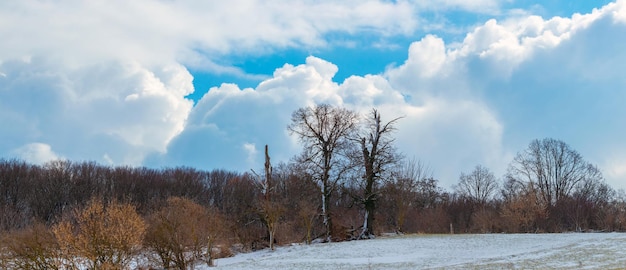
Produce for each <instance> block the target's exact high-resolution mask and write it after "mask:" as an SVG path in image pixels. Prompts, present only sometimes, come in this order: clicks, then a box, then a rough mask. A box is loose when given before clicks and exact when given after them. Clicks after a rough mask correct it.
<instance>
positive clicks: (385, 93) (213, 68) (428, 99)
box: [0, 0, 626, 187]
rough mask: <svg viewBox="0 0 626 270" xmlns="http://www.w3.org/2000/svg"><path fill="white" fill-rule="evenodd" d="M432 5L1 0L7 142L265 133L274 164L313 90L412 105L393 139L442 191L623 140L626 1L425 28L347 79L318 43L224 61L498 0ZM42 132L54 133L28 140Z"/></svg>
mask: <svg viewBox="0 0 626 270" xmlns="http://www.w3.org/2000/svg"><path fill="white" fill-rule="evenodd" d="M425 3H426V2H424V1H422V2H417V3H411V2H409V1H357V0H351V1H342V2H337V1H313V2H310V1H284V2H267V1H266V2H250V1H236V2H232V1H222V2H220V1H217V2H216V1H186V2H179V1H148V0H138V1H113V2H107V3H106V4H103V3H99V2H93V1H89V2H86V1H77V0H65V1H61V2H58V3H57V2H55V3H52V2H47V1H34V0H32V1H31V0H26V1H19V2H11V1H6V2H1V3H0V36H2V37H3V42H0V122H1V123H3V130H2V132H0V141H2V142H3V144H0V152H1V153H14V154H15V153H18V152H19V153H20V155H27V153H33V154H32V156H33V157H52V156H57V154H55V152H56V153H58V155H61V156H63V157H67V158H70V159H78V160H84V159H90V160H91V159H93V160H98V161H103V162H107V163H112V164H142V163H143V164H149V165H187V166H194V167H199V168H220V167H222V168H228V169H238V170H248V169H250V168H249V167H250V166H256V165H254V164H253V163H251V159H250V158H252V159H254V157H253V156H254V155H258V153H256V146H257V145H265V144H269V147H270V151H271V152H272V153H274V154H273V160H276V161H280V160H283V161H286V160H288V159H289V158H290V157H291V156H292V155H293V154H295V153H297V152H298V151H299V146H298V144H297V143H296V141H295V140H294V138H292V137H290V136H288V134H287V131H286V128H285V127H286V125H287V124H288V123H289V121H290V115H291V113H292V112H293V111H294V110H295V109H297V108H299V107H302V106H307V105H311V104H313V103H321V102H325V103H331V104H335V105H344V106H346V107H349V108H353V109H355V110H358V111H360V112H366V111H368V110H369V109H371V108H372V107H378V108H379V109H380V110H381V112H382V113H383V117H389V118H391V117H396V116H406V118H404V119H402V120H401V121H400V122H399V124H398V125H399V130H398V133H397V137H398V140H397V142H398V146H399V148H400V149H401V150H402V151H403V152H405V153H406V154H407V155H408V156H416V157H417V158H420V159H422V160H424V161H425V162H427V163H429V164H432V165H431V166H432V167H433V168H434V170H435V174H436V176H437V177H439V178H440V179H441V180H442V182H443V184H444V186H446V187H447V186H449V185H451V184H452V183H454V182H455V181H456V178H457V177H458V175H459V173H460V172H461V171H465V170H469V169H471V168H472V167H473V166H474V165H476V164H477V163H480V164H483V165H485V166H487V167H490V168H493V169H494V171H495V172H496V174H501V173H503V170H504V167H505V166H506V164H507V163H508V161H509V160H510V157H511V156H512V154H514V152H516V151H519V150H521V149H522V148H523V147H525V146H526V144H527V143H528V141H530V140H531V139H535V138H536V137H558V138H560V139H564V140H565V141H567V142H572V144H573V145H578V146H580V148H581V149H582V150H581V152H584V153H587V155H588V156H589V157H591V159H592V162H593V160H598V159H599V157H601V155H602V153H603V152H602V150H601V149H606V148H610V147H607V146H606V144H607V143H611V142H615V141H617V140H622V138H623V135H624V134H626V130H624V129H625V127H624V125H623V123H622V122H620V121H619V120H613V119H614V118H619V119H623V117H626V111H625V109H624V106H623V104H621V103H623V102H619V101H623V100H626V96H624V95H626V94H623V93H621V92H623V91H621V92H620V91H617V90H615V89H618V90H619V89H623V88H624V87H625V86H626V79H624V76H623V74H622V73H623V71H622V70H623V68H622V65H623V63H624V62H626V53H624V50H623V48H622V46H621V44H625V42H626V36H625V35H624V34H623V33H626V29H625V28H626V27H625V24H626V19H625V18H626V15H625V14H626V1H618V2H616V3H613V4H609V5H607V6H606V7H604V8H602V9H599V10H596V11H594V12H593V13H592V14H586V15H573V16H572V17H571V18H560V17H555V18H550V19H543V18H540V17H537V16H528V15H527V13H520V14H518V15H515V16H512V17H510V18H505V19H500V20H498V21H496V20H490V21H487V22H486V23H484V24H482V25H479V26H478V27H475V28H474V29H472V30H471V31H469V33H468V34H467V36H466V37H465V39H463V40H462V41H461V42H459V43H455V44H446V43H445V42H444V40H443V39H442V38H440V37H437V36H435V35H427V36H425V37H423V38H421V40H419V41H416V42H414V43H413V44H411V46H410V48H409V50H408V57H407V59H406V61H405V62H404V63H402V64H401V65H399V66H397V67H389V68H388V69H387V70H386V71H384V72H383V73H382V74H378V75H365V76H351V77H349V78H348V79H346V80H345V81H344V82H340V83H339V82H334V81H333V80H332V78H333V77H334V76H335V74H336V73H337V72H338V68H339V67H337V66H336V65H335V64H333V63H330V62H328V61H325V60H323V59H320V58H316V57H309V58H307V59H306V62H305V64H303V65H297V66H293V65H290V64H285V65H284V66H283V67H281V68H278V69H277V70H276V71H275V72H274V74H273V75H272V76H271V77H269V78H265V77H263V76H262V75H254V74H246V73H245V71H243V70H241V69H238V68H234V67H231V66H229V64H228V63H221V62H220V61H218V59H219V58H220V56H223V55H225V54H237V55H243V56H246V55H259V54H265V53H270V52H272V51H274V50H280V49H282V48H286V47H299V48H315V47H322V46H330V45H329V40H328V35H329V34H336V33H338V32H339V33H348V34H351V35H355V36H356V35H358V34H359V33H367V34H374V35H377V36H382V37H385V36H387V37H388V36H394V35H410V34H413V33H415V32H416V30H417V29H419V28H420V27H425V26H423V25H420V23H422V22H424V20H423V19H422V18H420V17H419V15H420V12H422V10H431V11H435V12H437V11H439V10H459V9H460V10H470V11H473V12H477V13H482V14H485V13H487V14H497V13H499V12H500V10H499V9H500V4H501V1H489V0H483V1H455V0H442V1H432V2H428V3H427V4H425ZM383 42H384V40H383ZM347 43H350V42H347ZM363 57H368V56H363ZM187 68H195V69H204V70H209V71H210V72H215V73H219V74H233V75H236V76H240V77H247V78H256V79H259V78H264V80H263V82H261V83H260V84H259V85H258V86H257V87H255V88H254V89H241V88H240V87H239V86H238V85H234V84H222V85H220V86H219V87H214V88H212V89H211V90H210V91H209V92H208V93H207V94H206V95H204V97H203V98H202V99H201V100H200V101H199V102H198V103H197V104H196V105H195V106H193V104H192V102H191V101H189V100H186V99H185V98H184V97H185V96H186V95H187V94H189V93H191V92H192V91H193V90H194V89H193V87H192V79H193V78H192V77H191V75H190V74H189V72H188V71H187ZM589 93H593V94H589ZM554 108H559V110H561V111H563V112H559V111H556V110H555V109H554ZM598 116H600V117H604V118H603V119H596V118H599V117H598ZM573 117H574V118H573ZM583 124H584V125H583ZM4 127H8V128H4ZM593 131H596V132H595V133H598V132H600V133H602V134H611V135H607V136H606V137H602V136H598V135H594V134H595V133H594V132H593ZM578 134H584V136H582V135H578ZM589 138H591V139H589ZM586 140H595V141H601V142H603V143H604V144H605V146H604V147H598V149H600V150H597V149H595V148H594V147H593V146H589V145H591V143H587V144H585V143H584V142H585V141H586ZM38 141H43V142H46V144H45V145H30V144H31V143H32V142H38ZM586 145H587V146H586ZM46 147H47V148H46ZM52 148H53V149H54V150H55V151H54V152H52V150H51V149H52ZM618 148H619V149H618V150H620V151H622V152H624V151H626V148H623V146H619V147H618ZM15 149H18V150H19V151H18V150H15ZM33 149H34V150H33ZM14 150H15V151H18V152H12V151H14ZM20 151H21V152H20ZM146 157H147V158H146ZM257 158H258V159H259V160H260V159H262V157H257ZM42 159H43V158H42ZM616 160H618V161H615V162H613V163H610V162H605V163H603V164H606V165H602V166H603V167H602V169H605V170H606V171H607V177H622V176H621V175H623V174H622V173H621V172H622V170H621V167H620V166H621V165H620V164H621V163H620V162H619V159H616ZM255 164H256V163H255ZM616 164H617V165H616ZM255 169H256V168H255ZM614 182H616V181H614Z"/></svg>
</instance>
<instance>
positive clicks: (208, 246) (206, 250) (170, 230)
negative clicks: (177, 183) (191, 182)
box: [145, 197, 224, 270]
mask: <svg viewBox="0 0 626 270" xmlns="http://www.w3.org/2000/svg"><path fill="white" fill-rule="evenodd" d="M149 222H150V225H149V227H148V231H147V234H146V238H145V245H146V246H147V247H148V248H149V249H151V251H153V252H154V253H155V254H156V255H157V256H158V259H159V260H160V264H161V266H162V267H164V268H175V269H181V270H183V269H193V267H194V265H195V264H196V263H198V262H205V263H207V264H208V265H209V266H211V265H212V264H213V258H214V254H213V248H214V246H215V244H216V241H217V240H218V239H219V238H220V236H221V234H222V230H223V226H224V224H223V218H222V217H221V215H220V214H219V212H218V211H217V210H215V209H213V208H210V209H207V208H205V207H203V206H201V205H199V204H197V203H195V202H193V201H191V200H189V199H185V198H179V197H172V198H169V199H168V200H167V205H166V206H165V207H163V208H162V209H161V210H160V211H158V212H156V213H154V214H153V215H152V216H151V217H150V219H149Z"/></svg>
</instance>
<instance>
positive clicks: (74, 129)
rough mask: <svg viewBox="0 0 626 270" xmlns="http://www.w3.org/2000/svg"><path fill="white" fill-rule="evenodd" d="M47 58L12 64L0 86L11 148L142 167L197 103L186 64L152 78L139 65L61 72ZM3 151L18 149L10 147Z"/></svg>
mask: <svg viewBox="0 0 626 270" xmlns="http://www.w3.org/2000/svg"><path fill="white" fill-rule="evenodd" d="M47 60H48V59H46V58H33V59H30V60H28V61H7V62H4V63H2V64H0V69H1V70H3V71H4V72H5V73H6V76H5V77H4V78H2V79H1V80H2V83H1V84H0V115H2V116H0V118H1V119H2V120H3V123H6V124H7V126H6V127H7V128H6V129H5V131H3V132H2V135H1V136H2V137H3V139H5V140H6V142H12V143H14V144H15V145H23V144H28V143H31V142H37V141H46V142H47V143H48V144H49V145H51V146H53V147H54V149H56V150H57V151H59V152H60V153H62V154H63V156H65V157H67V158H71V159H79V160H83V159H92V160H98V161H104V160H102V158H103V156H104V154H105V153H108V157H109V159H110V160H113V161H114V162H115V163H116V164H136V165H139V164H141V162H142V160H143V157H144V156H145V155H146V154H147V153H150V152H154V151H157V152H158V151H161V152H162V151H165V149H166V146H167V144H168V143H169V141H170V140H171V139H172V138H173V137H174V136H176V135H177V134H178V133H180V132H181V131H182V129H183V125H184V122H185V120H186V119H187V116H188V113H189V111H190V110H191V107H192V102H191V101H190V100H186V99H184V96H185V95H187V94H189V93H190V92H191V91H192V90H193V87H192V85H191V80H192V77H191V75H190V74H189V73H188V72H187V71H186V69H184V68H183V67H181V66H179V65H172V66H164V67H162V68H160V69H156V70H155V71H150V70H148V69H146V68H145V67H143V66H141V65H140V64H138V63H136V62H126V63H125V62H109V63H107V64H96V65H88V66H82V67H80V68H76V69H74V68H67V67H58V66H56V63H53V62H49V61H47ZM1 147H5V148H11V147H15V146H12V145H11V144H7V143H5V144H3V145H2V146H1Z"/></svg>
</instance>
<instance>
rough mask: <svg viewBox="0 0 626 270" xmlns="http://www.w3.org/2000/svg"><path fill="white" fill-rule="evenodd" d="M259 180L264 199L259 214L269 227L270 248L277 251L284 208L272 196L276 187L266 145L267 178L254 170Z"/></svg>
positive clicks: (261, 201)
mask: <svg viewBox="0 0 626 270" xmlns="http://www.w3.org/2000/svg"><path fill="white" fill-rule="evenodd" d="M252 172H253V173H254V174H255V175H256V177H257V178H261V181H259V186H260V188H261V195H262V198H261V200H260V203H259V204H260V205H259V213H260V214H261V219H263V222H264V223H265V226H266V227H267V233H268V236H269V246H270V249H271V250H275V246H274V241H275V238H274V236H275V235H276V229H277V227H278V221H279V219H280V218H281V217H282V215H283V212H284V207H283V206H282V205H281V204H280V202H278V201H276V200H275V199H274V196H272V194H273V193H275V186H274V183H273V181H272V163H271V162H270V155H269V150H268V146H267V144H266V145H265V177H263V178H262V177H260V176H259V175H258V174H257V173H256V172H254V170H253V171H252Z"/></svg>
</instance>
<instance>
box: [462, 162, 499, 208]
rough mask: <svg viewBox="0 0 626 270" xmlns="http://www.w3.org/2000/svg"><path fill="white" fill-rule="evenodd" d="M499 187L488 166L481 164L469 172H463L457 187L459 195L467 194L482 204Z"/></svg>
mask: <svg viewBox="0 0 626 270" xmlns="http://www.w3.org/2000/svg"><path fill="white" fill-rule="evenodd" d="M497 189H498V183H497V182H496V177H495V176H494V175H493V173H492V172H491V171H490V170H489V169H488V168H487V167H483V166H481V165H476V167H474V170H473V171H472V172H471V173H469V174H465V173H461V176H460V177H459V184H458V185H457V186H456V187H455V190H456V192H457V193H459V195H462V196H466V197H468V198H470V199H472V200H474V201H475V202H477V203H479V204H481V205H484V204H485V203H486V202H487V200H488V199H489V198H491V197H492V196H493V195H494V194H495V192H496V190H497Z"/></svg>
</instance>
